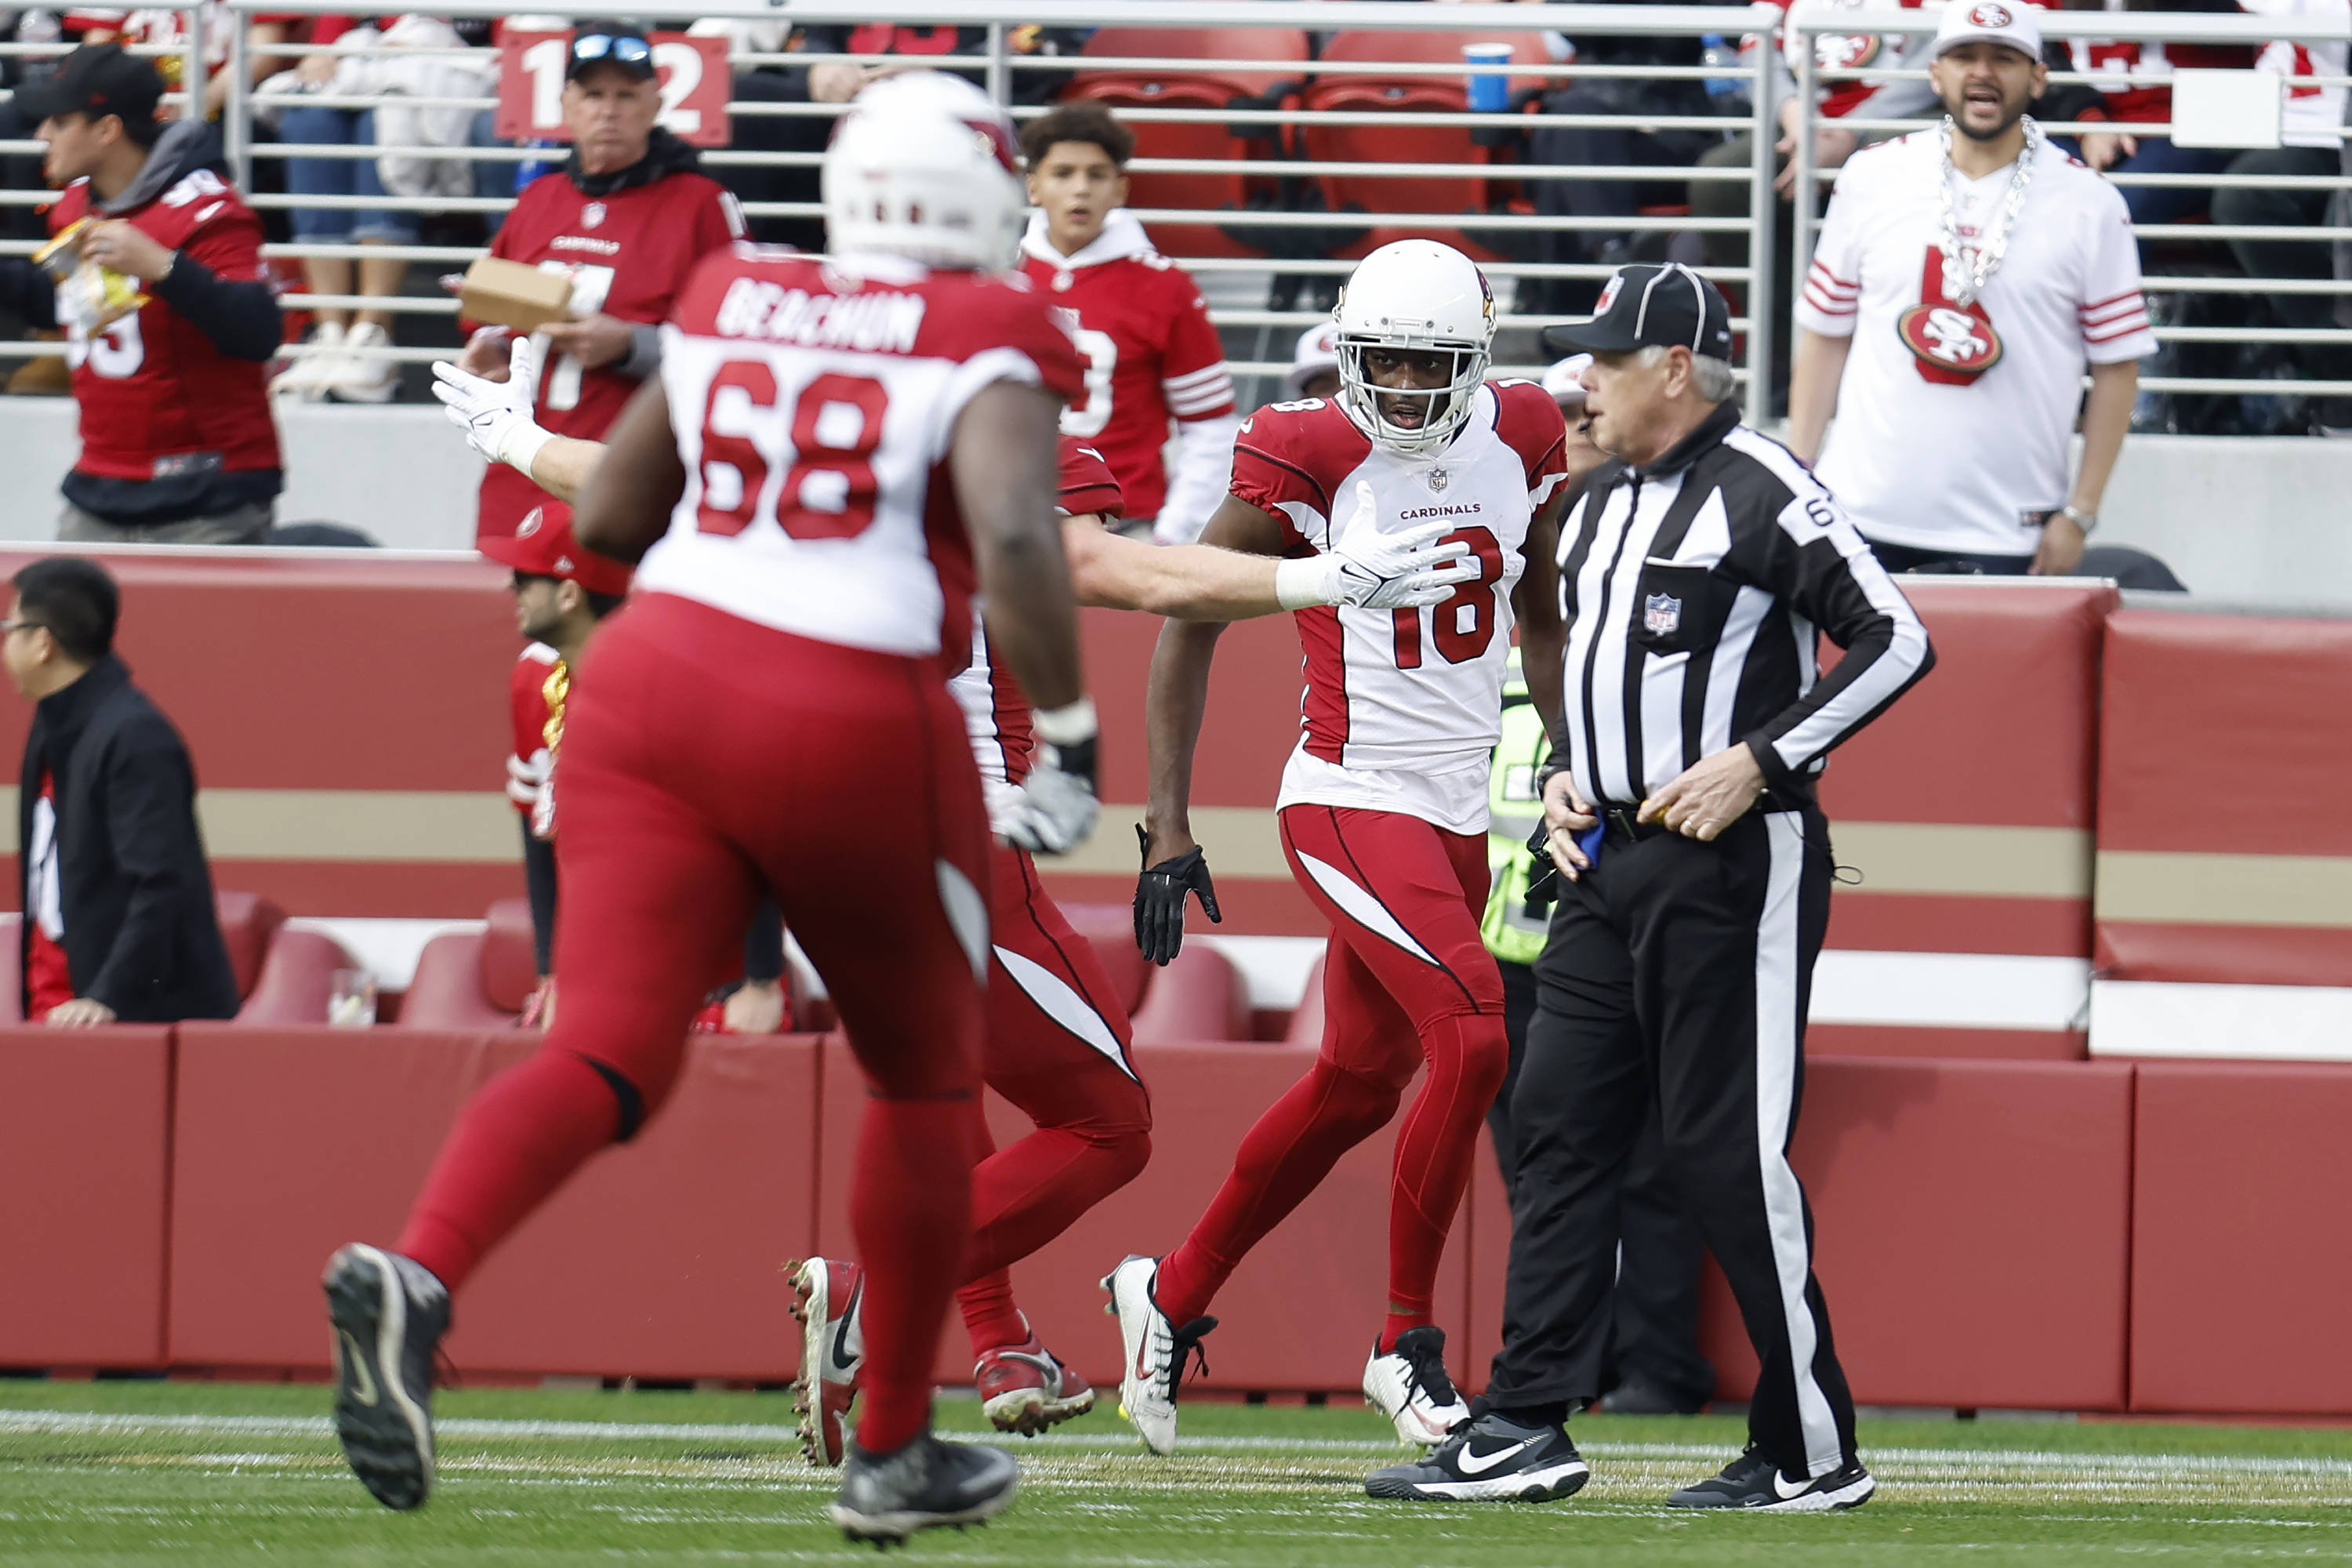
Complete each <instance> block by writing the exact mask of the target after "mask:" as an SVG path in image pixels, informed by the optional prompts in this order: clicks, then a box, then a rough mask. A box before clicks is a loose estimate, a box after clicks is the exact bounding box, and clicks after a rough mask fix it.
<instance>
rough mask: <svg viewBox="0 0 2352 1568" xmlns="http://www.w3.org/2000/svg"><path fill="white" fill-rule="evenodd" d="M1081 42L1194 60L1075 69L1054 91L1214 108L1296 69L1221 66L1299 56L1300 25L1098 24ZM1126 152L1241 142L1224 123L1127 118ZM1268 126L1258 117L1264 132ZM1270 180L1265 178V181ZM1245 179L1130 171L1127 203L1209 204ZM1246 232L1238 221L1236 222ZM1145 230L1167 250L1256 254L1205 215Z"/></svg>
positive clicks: (1189, 152)
mask: <svg viewBox="0 0 2352 1568" xmlns="http://www.w3.org/2000/svg"><path fill="white" fill-rule="evenodd" d="M1086 52H1087V54H1089V55H1098V56H1103V57H1106V58H1140V57H1143V56H1147V55H1148V56H1157V57H1160V58H1167V59H1172V60H1198V61H1199V62H1200V63H1201V65H1202V69H1199V70H1187V69H1181V68H1179V69H1166V70H1133V69H1123V68H1115V69H1108V70H1090V71H1080V72H1078V73H1077V74H1076V76H1074V77H1073V78H1072V79H1071V80H1070V85H1069V87H1068V89H1066V92H1065V94H1064V96H1065V97H1066V98H1070V99H1091V100H1095V101H1096V102H1099V103H1106V104H1108V105H1110V106H1111V107H1112V108H1113V109H1224V108H1227V107H1229V106H1231V104H1232V103H1233V101H1234V100H1235V99H1237V98H1259V97H1263V96H1265V94H1266V93H1268V92H1270V91H1272V90H1274V89H1276V87H1278V86H1280V85H1281V84H1282V83H1283V82H1284V81H1285V80H1286V79H1288V78H1290V77H1292V76H1294V75H1295V74H1296V73H1293V72H1286V71H1250V70H1241V69H1235V68H1229V67H1228V66H1227V64H1226V63H1225V62H1228V61H1249V60H1283V61H1289V60H1297V61H1300V62H1302V63H1303V62H1304V61H1305V60H1306V59H1307V35H1306V34H1305V33H1303V32H1286V31H1277V30H1276V29H1273V28H1265V27H1105V28H1102V29H1100V30H1099V31H1097V33H1096V34H1095V35H1094V36H1093V37H1090V38H1088V39H1087V46H1086ZM1277 129H1278V128H1276V127H1274V126H1267V127H1265V132H1266V138H1267V139H1269V140H1270V139H1272V138H1273V137H1274V136H1275V134H1276V130H1277ZM1129 130H1131V131H1133V132H1135V137H1136V142H1135V151H1136V155H1137V156H1139V157H1143V158H1189V159H1193V160H1206V159H1236V158H1241V157H1244V156H1246V155H1247V150H1248V148H1249V145H1250V143H1249V142H1244V141H1243V140H1241V139H1239V138H1237V137H1236V136H1234V134H1233V132H1232V131H1231V130H1229V129H1228V128H1227V127H1226V126H1223V125H1220V124H1214V123H1210V122H1206V121H1202V122H1199V123H1186V124H1174V125H1171V124H1157V123H1150V122H1142V121H1138V122H1130V123H1129ZM1268 184H1270V182H1269V183H1268ZM1248 195H1249V191H1248V189H1247V182H1246V181H1244V178H1243V176H1241V175H1240V174H1137V175H1134V176H1133V184H1132V187H1131V189H1130V191H1129V196H1128V205H1129V206H1135V207H1172V208H1179V209H1184V210H1190V211H1196V212H1214V211H1217V210H1218V209H1220V208H1227V207H1238V206H1240V205H1243V203H1244V202H1245V201H1246V200H1247V199H1248ZM1244 232H1246V231H1244ZM1151 239H1152V243H1153V244H1154V245H1157V246H1158V247H1160V249H1161V250H1162V251H1164V252H1166V253H1167V254H1169V255H1171V256H1259V255H1263V254H1265V252H1264V251H1263V249H1261V248H1259V247H1253V246H1247V245H1244V244H1240V243H1237V242H1236V241H1235V240H1234V238H1233V237H1230V236H1228V235H1227V234H1225V233H1224V231H1223V230H1222V229H1219V228H1217V227H1214V226H1211V225H1208V224H1160V225H1157V226H1154V227H1153V228H1152V231H1151Z"/></svg>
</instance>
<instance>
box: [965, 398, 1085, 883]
mask: <svg viewBox="0 0 2352 1568" xmlns="http://www.w3.org/2000/svg"><path fill="white" fill-rule="evenodd" d="M1060 419H1061V405H1060V400H1059V399H1057V398H1055V396H1053V395H1051V394H1049V393H1045V392H1042V391H1040V390H1038V389H1037V388H1035V387H1033V386H1024V385H1021V384H1017V383H1014V382H1003V381H1001V382H997V383H995V384H993V385H991V386H988V387H985V388H983V389H982V390H981V391H980V392H979V393H978V394H976V395H974V396H973V397H972V399H971V402H970V403H968V404H966V405H964V409H963V412H962V414H961V415H960V416H957V419H956V428H955V435H954V437H953V439H952V441H951V442H950V446H949V449H948V462H949V467H950V472H951V476H952V479H953V481H954V484H955V493H956V502H957V505H958V506H959V507H960V508H961V510H962V512H963V519H964V524H965V527H966V528H967V529H969V530H970V531H971V541H972V545H973V551H974V553H975V555H976V557H977V562H978V565H979V568H980V585H981V589H982V592H983V593H985V594H986V595H987V596H988V641H989V647H991V649H992V650H993V652H994V653H995V654H996V655H997V656H998V657H1000V658H1003V661H1004V665H1005V668H1008V669H1010V670H1012V672H1013V679H1016V680H1018V681H1020V683H1021V689H1022V690H1023V691H1024V692H1026V693H1027V694H1028V697H1029V700H1030V702H1031V704H1032V705H1033V707H1034V710H1035V718H1034V725H1035V728H1036V733H1037V739H1038V740H1039V741H1041V742H1044V744H1043V745H1042V746H1041V747H1040V748H1039V750H1038V754H1037V759H1036V764H1035V766H1034V767H1033V768H1032V769H1031V770H1030V773H1029V776H1028V778H1027V779H1025V780H1024V781H1023V782H1022V784H1021V786H1020V789H1019V791H1018V792H1017V794H1018V797H1019V799H1018V804H1017V809H1016V810H1013V812H1012V814H1011V816H1010V819H1009V820H1007V821H1006V822H1005V824H1004V827H1003V832H1004V835H1005V837H1006V838H1007V839H1008V840H1010V841H1011V842H1012V843H1013V845H1014V846H1015V847H1019V848H1023V849H1034V850H1039V851H1042V852H1044V853H1046V854H1055V855H1058V854H1060V853H1062V852H1063V851H1064V850H1066V849H1071V848H1074V847H1076V846H1077V845H1078V844H1079V843H1080V842H1081V841H1083V840H1084V839H1085V838H1086V837H1087V835H1088V834H1090V833H1092V832H1093V831H1094V826H1095V816H1096V812H1097V805H1096V801H1097V787H1096V779H1097V764H1096V756H1095V740H1096V727H1095V707H1094V702H1093V700H1091V699H1089V698H1088V697H1087V689H1086V679H1085V676H1084V674H1083V672H1082V671H1081V670H1080V668H1079V661H1078V613H1077V604H1076V598H1075V596H1074V595H1072V593H1071V591H1070V571H1069V564H1068V563H1067V562H1066V560H1065V559H1064V558H1063V554H1062V527H1061V524H1060V522H1059V521H1056V516H1055V508H1054V498H1055V490H1056V488H1057V485H1058V482H1059V477H1060V476H1059V468H1060V464H1059V458H1058V447H1059V442H1060V429H1059V424H1060Z"/></svg>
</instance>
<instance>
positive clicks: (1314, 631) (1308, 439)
mask: <svg viewBox="0 0 2352 1568" xmlns="http://www.w3.org/2000/svg"><path fill="white" fill-rule="evenodd" d="M1476 397H1477V407H1476V408H1475V410H1474V411H1473V412H1472V414H1471V416H1470V422H1469V423H1468V424H1467V425H1465V426H1464V427H1463V429H1462V433H1461V434H1460V435H1459V436H1457V437H1455V438H1454V442H1453V444H1452V445H1451V446H1449V447H1446V449H1445V450H1444V452H1442V453H1439V454H1437V455H1436V456H1434V457H1428V458H1402V457H1399V456H1397V455H1395V454H1393V453H1391V452H1387V451H1384V450H1382V449H1381V448H1379V447H1375V446H1373V445H1372V443H1371V442H1370V441H1369V440H1367V439H1366V438H1365V437H1364V436H1363V434H1362V433H1361V432H1360V431H1359V430H1358V429H1357V428H1356V427H1355V426H1354V425H1353V424H1351V423H1349V419H1348V416H1346V415H1345V414H1344V413H1342V412H1341V411H1340V410H1339V405H1336V404H1333V403H1328V402H1326V401H1325V400H1323V399H1321V398H1307V399H1306V400H1304V401H1302V402H1297V403H1277V404H1276V405H1273V406H1272V407H1269V408H1262V409H1260V410H1258V411H1257V413H1255V414H1254V415H1252V416H1250V418H1249V420H1248V421H1247V422H1246V423H1245V424H1244V425H1243V426H1242V434H1241V438H1240V440H1239V441H1238V442H1236V443H1235V445H1234V484H1233V493H1234V495H1235V496H1236V497H1238V498H1240V499H1241V500H1244V501H1247V502H1248V503H1249V504H1250V505H1252V506H1254V507H1256V508H1258V509H1259V510H1262V511H1265V512H1269V513H1272V514H1273V515H1274V516H1276V517H1277V518H1281V519H1285V520H1286V521H1287V523H1288V533H1289V538H1290V545H1291V549H1292V551H1293V552H1295V553H1305V552H1309V551H1328V550H1329V549H1331V548H1332V547H1333V546H1334V545H1335V544H1337V543H1339V542H1341V541H1342V540H1343V539H1345V538H1346V536H1347V535H1348V533H1349V530H1350V529H1351V528H1357V527H1363V526H1370V528H1373V529H1375V530H1377V531H1379V532H1381V533H1396V532H1402V531H1405V530H1407V529H1412V528H1416V527H1419V526H1421V525H1422V524H1423V523H1425V522H1427V521H1430V520H1431V519H1433V518H1448V519H1456V518H1458V519H1459V520H1460V521H1461V526H1460V528H1459V529H1458V530H1456V531H1454V533H1453V534H1451V535H1449V536H1448V537H1449V538H1450V539H1452V540H1453V541H1454V542H1458V543H1459V544H1460V545H1461V546H1462V547H1463V549H1464V550H1465V552H1467V553H1469V554H1470V555H1472V556H1474V557H1475V559H1476V560H1477V562H1478V563H1479V565H1480V567H1481V572H1480V574H1479V576H1478V577H1477V578H1476V579H1475V580H1473V581H1471V582H1467V583H1465V584H1462V585H1461V586H1460V587H1459V588H1457V589H1456V590H1455V591H1454V596H1453V597H1451V598H1449V599H1447V600H1445V601H1444V603H1443V604H1440V605H1435V606H1433V607H1432V608H1428V609H1419V610H1365V609H1351V608H1347V607H1318V608H1316V609H1309V610H1301V611H1299V612H1298V613H1297V615H1298V638H1299V641H1300V642H1301V643H1302V644H1304V645H1305V647H1306V650H1307V660H1306V665H1307V690H1306V696H1305V699H1304V703H1303V712H1302V720H1301V731H1302V732H1301V734H1300V737H1299V742H1298V747H1297V751H1295V752H1293V753H1292V754H1291V759H1290V763H1289V765H1288V766H1287V767H1286V768H1285V769H1284V770H1283V775H1282V794H1281V797H1280V800H1279V805H1298V804H1301V803H1308V802H1312V803H1316V804H1319V805H1340V806H1358V807H1362V808H1365V809H1368V810H1373V811H1399V812H1403V813H1406V814H1407V815H1409V816H1418V817H1421V818H1423V820H1425V821H1428V822H1432V823H1434V824H1435V825H1436V826H1440V827H1443V828H1444V829H1446V830H1447V831H1449V832H1453V833H1484V832H1485V831H1486V763H1487V759H1488V758H1489V756H1490V755H1491V754H1492V752H1493V751H1494V749H1495V742H1496V739H1497V737H1498V735H1499V733H1500V729H1501V724H1502V690H1503V674H1504V666H1505V662H1506V661H1507V658H1509V654H1510V647H1511V589H1512V587H1513V585H1514V584H1517V581H1518V579H1519V574H1520V573H1521V572H1522V571H1523V570H1524V569H1525V566H1526V561H1525V559H1524V557H1523V556H1522V555H1521V548H1522V547H1523V546H1524V545H1525V543H1526V542H1527V536H1528V523H1529V522H1530V521H1533V520H1534V517H1535V514H1536V511H1537V510H1538V509H1539V508H1540V507H1542V506H1543V504H1544V503H1545V502H1546V501H1547V500H1549V499H1550V497H1551V492H1552V491H1553V489H1555V488H1557V487H1558V486H1559V482H1560V479H1561V478H1562V477H1563V475H1564V474H1565V473H1566V467H1565V463H1564V453H1565V450H1566V446H1567V434H1568V427H1567V425H1566V423H1565V421H1564V420H1563V419H1562V418H1561V416H1560V412H1559V405H1557V404H1555V403H1554V402H1553V401H1552V400H1551V399H1550V398H1549V396H1547V395H1545V393H1544V391H1543V388H1541V387H1540V386H1538V385H1537V384H1535V383H1533V382H1530V381H1502V382H1489V383H1487V384H1486V385H1485V386H1483V387H1481V388H1480V389H1479V390H1478V392H1477V394H1476ZM1359 479H1362V480H1368V481H1370V485H1371V487H1372V498H1373V502H1374V511H1375V515H1374V516H1373V517H1372V518H1370V520H1368V521H1365V522H1359V521H1357V520H1356V518H1355V499H1354V498H1355V493H1356V483H1357V481H1358V480H1359Z"/></svg>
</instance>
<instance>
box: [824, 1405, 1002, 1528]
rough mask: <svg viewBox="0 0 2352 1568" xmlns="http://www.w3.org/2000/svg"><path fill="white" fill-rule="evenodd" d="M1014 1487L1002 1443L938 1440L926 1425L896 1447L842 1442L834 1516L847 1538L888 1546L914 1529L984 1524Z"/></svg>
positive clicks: (1000, 1509)
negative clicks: (874, 1450)
mask: <svg viewBox="0 0 2352 1568" xmlns="http://www.w3.org/2000/svg"><path fill="white" fill-rule="evenodd" d="M1020 1489H1021V1467H1020V1465H1018V1464H1017V1463H1015V1462H1014V1460H1013V1456H1012V1455H1010V1454H1008V1453H1006V1452H1005V1451H1004V1450H1003V1449H1002V1448H984V1447H972V1446H970V1445H967V1444H963V1443H942V1442H940V1440H939V1439H938V1438H937V1437H934V1436H931V1435H930V1434H929V1432H926V1433H924V1434H923V1435H922V1436H919V1437H918V1438H916V1439H915V1440H914V1441H913V1442H911V1443H908V1445H906V1447H902V1448H899V1449H898V1450H897V1451H896V1452H895V1453H888V1454H879V1455H877V1454H869V1453H867V1452H866V1450H865V1449H863V1448H861V1447H858V1446H857V1445H856V1443H854V1442H853V1443H851V1444H850V1445H849V1464H848V1467H847V1468H846V1469H845V1470H844V1471H843V1472H842V1478H841V1492H840V1495H839V1496H837V1497H835V1499H834V1500H833V1522H834V1523H835V1524H837V1525H839V1526H841V1532H842V1533H843V1534H844V1535H846V1536H847V1537H849V1539H850V1540H852V1541H870V1542H874V1543H875V1544H876V1545H877V1546H887V1545H889V1544H890V1543H891V1542H894V1541H904V1540H906V1539H907V1537H908V1536H910V1535H912V1534H914V1533H915V1531H919V1530H931V1529H934V1528H936V1527H938V1526H940V1525H943V1524H952V1525H954V1526H955V1527H956V1528H957V1529H958V1530H961V1529H962V1528H963V1527H964V1526H965V1525H967V1524H985V1523H987V1522H988V1521H990V1520H991V1519H993V1518H994V1517H995V1516H996V1515H998V1514H1000V1513H1002V1512H1003V1511H1004V1507H1005V1505H1006V1504H1007V1503H1009V1502H1011V1501H1012V1500H1013V1493H1015V1492H1017V1491H1019V1490H1020Z"/></svg>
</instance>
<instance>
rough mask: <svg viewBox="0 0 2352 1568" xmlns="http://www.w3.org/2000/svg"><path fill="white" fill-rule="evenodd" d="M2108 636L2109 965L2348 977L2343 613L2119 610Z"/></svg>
mask: <svg viewBox="0 0 2352 1568" xmlns="http://www.w3.org/2000/svg"><path fill="white" fill-rule="evenodd" d="M2106 636H2107V654H2106V661H2107V662H2106V670H2107V674H2106V684H2105V704H2104V713H2105V718H2104V736H2103V742H2102V743H2103V747H2104V755H2105V763H2104V764H2103V766H2102V769H2101V773H2100V789H2099V851H2100V874H2099V963H2100V965H2101V967H2102V968H2103V969H2109V970H2112V971H2113V972H2114V973H2115V977H2116V978H2117V979H2125V980H2175V981H2212V982H2222V983H2232V982H2234V983H2241V984H2281V985H2294V984H2301V985H2352V908H2347V907H2346V906H2345V904H2344V901H2343V900H2342V896H2341V894H2340V892H2337V891H2335V889H2339V888H2340V887H2341V886H2342V884H2343V879H2344V877H2345V874H2346V871H2347V868H2352V818H2347V816H2345V813H2344V811H2343V809H2342V803H2343V796H2344V787H2345V780H2346V778H2347V776H2352V727H2347V725H2346V724H2345V722H2344V715H2345V710H2346V699H2347V693H2352V622H2347V621H2292V620H2262V619H2256V618H2253V617H2251V616H2200V615H2185V614H2179V613H2176V612H2172V611H2166V610H2125V611H2122V612H2120V613H2119V614H2117V615H2116V616H2115V617H2114V618H2113V619H2112V620H2110V621H2109V622H2108V623H2107V634H2106Z"/></svg>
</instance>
